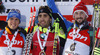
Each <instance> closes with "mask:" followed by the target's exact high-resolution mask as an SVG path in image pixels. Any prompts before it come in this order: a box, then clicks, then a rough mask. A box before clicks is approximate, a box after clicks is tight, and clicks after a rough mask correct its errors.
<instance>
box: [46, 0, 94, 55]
mask: <svg viewBox="0 0 100 55" xmlns="http://www.w3.org/2000/svg"><path fill="white" fill-rule="evenodd" d="M47 4H48V6H49V7H50V8H51V9H52V11H53V13H57V14H58V16H60V17H61V18H62V19H63V21H64V22H65V25H66V29H67V30H66V31H67V33H66V35H67V37H66V42H65V45H64V46H63V48H64V49H63V50H62V49H61V50H62V51H63V52H62V54H60V55H90V54H91V52H92V48H93V28H92V27H91V26H89V24H88V22H87V18H88V9H87V7H86V6H85V5H84V3H83V2H79V3H78V4H77V5H76V6H75V7H74V9H73V18H74V19H75V23H71V22H69V21H67V20H66V19H65V18H64V17H63V16H62V15H61V13H60V12H59V11H58V9H57V7H56V5H55V3H54V0H47Z"/></svg>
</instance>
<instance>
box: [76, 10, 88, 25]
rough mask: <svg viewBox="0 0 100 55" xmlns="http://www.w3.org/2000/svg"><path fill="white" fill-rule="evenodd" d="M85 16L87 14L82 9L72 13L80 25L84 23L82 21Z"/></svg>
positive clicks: (84, 19)
mask: <svg viewBox="0 0 100 55" xmlns="http://www.w3.org/2000/svg"><path fill="white" fill-rule="evenodd" d="M86 17H87V16H86V14H85V13H84V12H83V11H77V12H75V13H74V19H75V22H76V23H77V24H78V25H81V24H82V23H84V21H86Z"/></svg>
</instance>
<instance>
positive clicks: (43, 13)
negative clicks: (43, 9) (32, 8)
mask: <svg viewBox="0 0 100 55" xmlns="http://www.w3.org/2000/svg"><path fill="white" fill-rule="evenodd" d="M39 15H48V14H47V13H39Z"/></svg>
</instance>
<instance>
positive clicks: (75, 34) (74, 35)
mask: <svg viewBox="0 0 100 55" xmlns="http://www.w3.org/2000/svg"><path fill="white" fill-rule="evenodd" d="M83 25H84V24H82V25H80V26H79V28H78V29H77V31H76V32H75V29H76V25H75V24H74V27H73V40H75V38H76V37H77V35H78V33H79V31H80V30H81V28H82V27H83Z"/></svg>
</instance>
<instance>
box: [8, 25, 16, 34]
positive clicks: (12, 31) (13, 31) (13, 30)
mask: <svg viewBox="0 0 100 55" xmlns="http://www.w3.org/2000/svg"><path fill="white" fill-rule="evenodd" d="M7 28H8V29H9V30H10V31H11V33H12V34H14V33H15V31H17V29H18V28H16V29H11V28H9V27H8V26H7Z"/></svg>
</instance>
